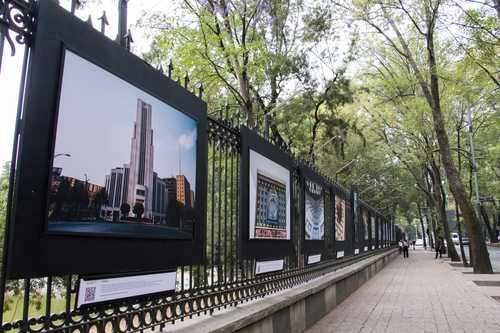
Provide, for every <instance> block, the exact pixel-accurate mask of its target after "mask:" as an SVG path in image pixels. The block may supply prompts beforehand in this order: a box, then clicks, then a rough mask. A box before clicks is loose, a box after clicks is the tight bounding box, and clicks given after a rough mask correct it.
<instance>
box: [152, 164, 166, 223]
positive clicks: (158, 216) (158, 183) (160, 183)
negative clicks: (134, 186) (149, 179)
mask: <svg viewBox="0 0 500 333" xmlns="http://www.w3.org/2000/svg"><path fill="white" fill-rule="evenodd" d="M152 206H153V222H154V223H157V224H158V223H159V224H165V223H166V219H167V207H168V196H167V183H166V182H165V180H163V179H161V178H159V177H158V175H157V174H156V172H154V173H153V205H152Z"/></svg>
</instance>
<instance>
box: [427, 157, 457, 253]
mask: <svg viewBox="0 0 500 333" xmlns="http://www.w3.org/2000/svg"><path fill="white" fill-rule="evenodd" d="M431 168H432V177H431V178H432V183H433V188H434V191H432V192H433V194H434V200H435V201H436V208H437V211H438V215H439V219H440V221H441V225H442V226H443V231H444V239H446V247H447V249H448V258H451V261H460V257H459V256H458V253H457V250H456V249H455V245H454V244H453V241H452V239H451V234H450V227H449V225H448V216H447V215H446V196H445V193H444V189H443V186H442V180H441V172H440V171H439V167H438V166H437V165H436V163H435V162H434V161H432V162H431Z"/></svg>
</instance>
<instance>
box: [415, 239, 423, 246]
mask: <svg viewBox="0 0 500 333" xmlns="http://www.w3.org/2000/svg"><path fill="white" fill-rule="evenodd" d="M415 245H416V246H422V245H424V240H423V239H422V238H417V240H416V242H415Z"/></svg>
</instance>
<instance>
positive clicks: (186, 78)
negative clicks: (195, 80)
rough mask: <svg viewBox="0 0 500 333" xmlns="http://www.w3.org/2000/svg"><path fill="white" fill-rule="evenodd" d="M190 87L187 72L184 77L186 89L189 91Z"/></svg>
mask: <svg viewBox="0 0 500 333" xmlns="http://www.w3.org/2000/svg"><path fill="white" fill-rule="evenodd" d="M188 85H189V74H188V73H187V72H186V76H184V88H186V89H187V87H188Z"/></svg>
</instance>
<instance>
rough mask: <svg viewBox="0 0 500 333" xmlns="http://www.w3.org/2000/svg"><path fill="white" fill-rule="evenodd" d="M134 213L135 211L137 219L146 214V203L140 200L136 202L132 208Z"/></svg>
mask: <svg viewBox="0 0 500 333" xmlns="http://www.w3.org/2000/svg"><path fill="white" fill-rule="evenodd" d="M132 213H134V215H135V217H136V219H137V220H140V219H141V218H142V214H144V205H143V204H142V203H140V202H136V203H135V204H134V207H133V208H132Z"/></svg>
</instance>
